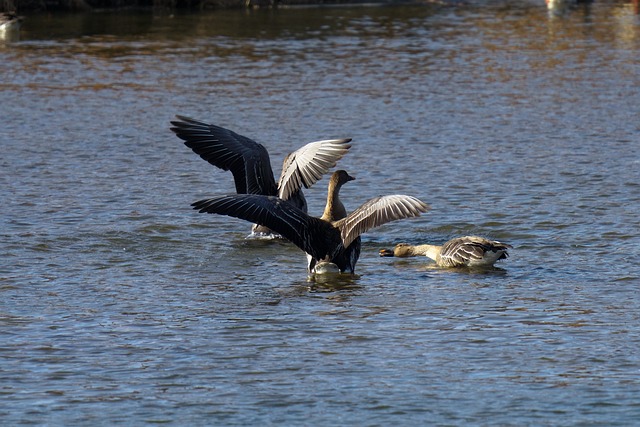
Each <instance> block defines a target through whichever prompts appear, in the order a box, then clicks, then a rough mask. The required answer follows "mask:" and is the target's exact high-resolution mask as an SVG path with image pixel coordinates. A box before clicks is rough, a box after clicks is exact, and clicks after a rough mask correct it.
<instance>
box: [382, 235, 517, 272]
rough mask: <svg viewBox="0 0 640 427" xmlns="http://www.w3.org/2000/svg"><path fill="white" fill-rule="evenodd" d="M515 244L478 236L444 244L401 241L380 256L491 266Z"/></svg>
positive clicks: (462, 265) (383, 251)
mask: <svg viewBox="0 0 640 427" xmlns="http://www.w3.org/2000/svg"><path fill="white" fill-rule="evenodd" d="M512 247H513V246H511V245H507V244H506V243H501V242H497V241H495V240H489V239H485V238H484V237H478V236H464V237H456V238H455V239H451V240H449V241H448V242H447V243H445V244H444V245H442V246H436V245H417V246H412V245H409V244H407V243H399V244H397V245H396V246H395V248H393V249H392V250H390V249H381V250H380V256H390V257H391V256H396V257H410V256H423V255H426V256H427V257H429V258H431V259H432V260H434V261H435V262H436V264H437V265H438V266H440V267H490V266H492V265H493V264H494V263H495V262H496V261H498V260H500V259H506V258H507V257H508V256H509V254H508V253H507V249H509V248H512Z"/></svg>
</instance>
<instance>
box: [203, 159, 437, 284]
mask: <svg viewBox="0 0 640 427" xmlns="http://www.w3.org/2000/svg"><path fill="white" fill-rule="evenodd" d="M353 179H355V178H354V177H352V176H351V175H349V174H348V173H347V172H346V171H344V170H338V171H336V172H334V173H333V174H332V176H331V179H330V181H329V186H328V193H327V203H326V207H325V210H324V213H323V214H322V216H321V217H320V218H317V217H312V216H310V215H308V214H307V213H306V212H304V211H303V210H302V209H299V208H297V207H296V206H294V205H293V204H291V203H287V202H285V201H284V200H282V199H280V198H278V197H275V196H263V195H258V194H233V195H223V196H217V197H213V198H210V199H205V200H200V201H198V202H195V203H193V204H192V206H193V208H194V209H196V210H198V211H200V212H201V213H215V214H221V215H228V216H232V217H236V218H240V219H244V220H246V221H251V222H254V223H257V224H261V225H264V226H267V227H269V228H270V229H272V230H274V231H275V232H277V233H280V234H281V235H282V236H284V237H285V238H286V239H288V240H289V241H291V242H292V243H294V244H295V245H296V246H298V247H299V248H300V249H302V250H303V251H304V252H306V253H307V261H308V264H307V271H308V273H309V274H311V275H313V274H322V273H333V272H336V273H345V272H347V273H351V274H353V273H354V271H355V266H356V262H357V261H358V258H359V257H360V246H361V242H360V235H361V234H362V233H364V232H365V231H367V230H369V229H371V228H374V227H378V226H380V225H382V224H386V223H388V222H391V221H395V220H398V219H403V218H410V217H416V216H419V215H420V214H421V213H425V212H427V210H428V209H429V207H428V206H427V205H426V204H425V203H423V202H422V201H420V200H419V199H417V198H415V197H412V196H406V195H400V194H396V195H389V196H379V197H375V198H373V199H370V200H368V201H366V202H365V203H363V204H362V205H361V206H360V207H359V208H357V209H356V210H354V211H353V212H351V213H350V214H347V211H346V209H345V207H344V205H343V203H342V201H341V200H340V198H339V192H340V188H341V187H342V185H343V184H345V183H346V182H349V181H352V180H353Z"/></svg>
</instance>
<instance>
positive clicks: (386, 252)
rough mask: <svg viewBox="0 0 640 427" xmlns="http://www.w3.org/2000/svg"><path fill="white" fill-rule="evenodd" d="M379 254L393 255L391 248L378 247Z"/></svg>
mask: <svg viewBox="0 0 640 427" xmlns="http://www.w3.org/2000/svg"><path fill="white" fill-rule="evenodd" d="M379 254H380V256H393V249H380V252H379Z"/></svg>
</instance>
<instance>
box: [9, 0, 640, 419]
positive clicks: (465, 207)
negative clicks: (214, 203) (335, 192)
mask: <svg viewBox="0 0 640 427" xmlns="http://www.w3.org/2000/svg"><path fill="white" fill-rule="evenodd" d="M639 20H640V19H639V17H638V15H636V14H635V10H634V8H633V6H631V5H630V4H628V3H625V2H598V1H596V2H594V3H593V4H592V5H590V6H581V7H576V8H568V9H567V10H564V11H561V12H549V11H547V9H546V6H545V3H544V2H543V1H542V0H540V1H538V2H535V1H528V2H491V3H490V4H489V5H488V6H487V5H480V4H475V3H471V4H467V5H466V6H461V7H440V6H424V7H408V6H405V7H383V8H380V7H339V8H299V9H295V8H294V9H281V10H275V11H253V12H245V11H227V12H222V11H219V12H215V13H202V14H177V15H176V16H173V17H171V16H169V15H163V14H160V15H155V16H154V15H153V14H151V13H139V14H135V13H134V14H130V15H123V14H110V13H96V14H91V15H42V16H28V17H27V19H26V20H25V21H24V25H23V28H22V29H21V31H20V33H19V35H18V37H17V38H13V39H10V40H4V41H0V63H1V68H2V71H1V78H0V88H1V90H2V99H1V102H2V107H1V111H2V119H3V120H2V131H1V133H0V135H1V136H0V144H1V145H0V148H1V149H2V156H0V167H1V168H2V169H1V170H2V173H1V174H0V197H1V200H2V204H1V206H2V207H1V212H2V216H1V217H0V239H1V240H0V337H1V338H0V362H1V363H0V420H1V421H2V424H6V425H19V424H65V425H73V424H75V425H78V424H84V425H88V424H96V423H97V424H104V425H113V424H118V423H120V424H129V423H133V424H145V423H164V424H174V425H202V424H209V425H265V424H298V425H323V424H325V425H390V424H400V425H415V424H422V425H426V424H428V425H518V426H521V425H605V424H606V425H630V424H633V423H635V422H637V420H638V419H640V394H639V392H640V352H639V351H638V349H639V348H640V332H639V331H640V296H639V292H638V287H639V285H640V267H639V261H638V260H639V258H640V231H639V230H640V218H639V214H638V212H639V211H640V184H639V182H640V125H639V123H640V121H639V119H638V111H639V108H640V107H639V106H640V61H639V60H638V52H639V48H640V23H639ZM175 114H185V115H189V116H193V117H195V118H198V119H202V120H206V121H209V122H213V123H216V124H219V125H222V126H226V127H229V128H231V129H233V130H235V131H237V132H239V133H241V134H243V135H246V136H249V137H251V138H254V139H256V140H258V141H259V142H262V143H263V144H264V145H265V146H267V148H268V149H269V151H270V153H271V155H272V160H273V165H274V169H275V170H277V171H279V167H280V162H281V161H282V159H283V157H284V155H285V154H286V153H287V152H288V151H290V150H292V149H294V148H297V147H298V146H300V145H302V144H303V143H305V142H309V141H312V140H317V139H325V138H337V137H352V138H353V140H354V145H353V148H352V150H351V152H350V153H349V154H348V155H347V156H346V157H345V158H344V159H343V161H341V162H340V167H343V168H345V169H347V170H348V171H349V173H352V174H353V175H355V176H356V177H357V180H356V181H354V182H352V183H349V184H347V185H346V186H345V187H344V188H343V192H342V195H343V199H344V200H345V203H346V205H347V207H348V208H349V209H354V208H355V207H357V206H358V205H359V204H360V203H362V202H364V201H365V200H367V199H368V198H371V197H374V196H377V195H379V194H392V193H404V194H411V195H414V196H417V197H419V198H421V199H422V200H424V201H425V202H427V203H429V204H430V205H431V207H432V211H431V212H429V213H428V214H426V215H424V216H423V217H422V218H419V219H415V220H407V221H400V222H396V223H392V224H388V225H386V226H383V227H381V228H379V229H376V230H372V231H370V232H368V233H367V234H365V235H364V237H363V241H364V246H363V253H362V256H361V258H360V261H359V263H358V265H357V269H356V270H357V272H358V276H356V277H353V278H344V279H341V280H338V281H335V280H330V281H329V282H328V283H324V282H320V281H319V282H309V281H307V275H306V271H305V257H304V254H303V253H302V252H301V251H300V250H298V249H297V248H295V247H293V246H291V245H289V244H286V243H284V242H257V241H248V240H245V239H244V237H245V236H246V235H247V234H248V232H249V228H250V224H248V223H245V222H242V221H239V220H234V219H231V218H228V217H218V216H214V215H204V214H198V213H197V212H195V211H192V210H191V208H190V206H189V205H190V203H191V202H193V201H196V200H199V199H201V198H205V197H207V196H212V195H215V194H220V193H229V192H233V191H234V188H233V182H232V179H231V176H230V175H229V174H228V173H225V172H222V171H219V170H216V169H215V168H213V167H211V166H210V165H209V164H207V163H206V162H204V161H202V160H201V159H200V158H199V157H198V156H196V155H195V154H194V153H193V152H191V150H189V149H188V148H186V147H185V146H184V145H183V144H182V143H181V142H180V141H179V140H178V139H177V138H176V137H175V135H173V134H172V133H171V132H170V131H169V120H171V119H172V117H173V116H174V115H175ZM326 182H327V181H326V179H324V180H322V181H320V182H319V183H318V184H317V185H316V186H315V187H313V188H311V189H310V190H308V191H306V195H307V198H308V200H309V203H310V210H311V212H312V213H314V214H316V215H319V214H320V213H321V212H322V208H323V201H324V197H325V195H326ZM465 234H479V235H484V236H487V237H492V238H495V239H499V240H503V241H506V242H508V243H510V244H512V245H513V246H514V249H513V250H512V251H511V257H510V259H508V260H507V261H505V262H501V263H500V264H499V267H500V268H499V269H496V270H493V271H487V272H482V273H473V272H465V271H451V270H442V269H437V268H434V267H433V264H432V263H430V262H429V261H428V260H427V259H423V258H413V259H393V258H380V257H378V255H377V252H378V250H379V249H380V248H383V247H391V246H393V245H394V244H395V243H397V242H400V241H406V242H410V243H424V242H435V243H441V242H444V241H445V240H447V239H448V238H451V237H454V236H460V235H465Z"/></svg>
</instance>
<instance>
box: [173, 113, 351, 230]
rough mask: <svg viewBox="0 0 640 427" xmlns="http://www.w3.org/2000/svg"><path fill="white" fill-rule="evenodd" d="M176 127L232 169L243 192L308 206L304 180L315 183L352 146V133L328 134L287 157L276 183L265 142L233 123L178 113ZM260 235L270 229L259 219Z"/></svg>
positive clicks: (204, 154) (206, 154) (187, 141)
mask: <svg viewBox="0 0 640 427" xmlns="http://www.w3.org/2000/svg"><path fill="white" fill-rule="evenodd" d="M176 117H177V118H178V120H176V121H172V122H171V124H172V125H173V127H172V128H171V130H172V131H173V132H175V134H176V135H177V136H178V138H180V139H182V140H184V144H185V145H186V146H187V147H189V148H191V149H192V150H193V151H194V152H195V153H196V154H198V155H199V156H200V157H202V158H203V159H204V160H206V161H207V162H209V163H211V164H212V165H214V166H216V167H218V168H220V169H223V170H225V171H227V170H230V171H231V173H232V174H233V179H234V181H235V186H236V192H237V193H238V194H261V195H264V196H278V197H279V198H280V199H283V200H287V201H289V202H290V203H293V204H294V205H295V206H296V207H298V208H299V209H301V210H303V211H304V212H306V211H307V202H306V200H305V198H304V195H303V194H302V190H301V188H302V186H304V187H305V188H309V187H311V186H312V185H313V184H315V183H316V182H317V181H318V180H319V179H320V178H322V176H323V175H324V174H325V173H327V172H328V171H329V169H330V168H332V167H334V166H335V165H336V162H337V161H338V160H340V159H341V158H342V157H343V156H344V155H345V154H346V153H347V151H348V150H349V148H351V144H349V142H351V138H344V139H328V140H322V141H315V142H311V143H309V144H306V145H304V146H302V147H301V148H299V149H298V150H296V151H294V152H292V153H289V155H287V157H286V158H285V159H284V162H283V165H282V173H281V174H280V179H279V180H278V184H277V185H276V181H275V179H274V176H273V171H272V169H271V162H270V160H269V153H268V152H267V150H266V149H265V148H264V146H262V145H261V144H258V143H257V142H255V141H253V140H252V139H249V138H247V137H245V136H242V135H239V134H237V133H235V132H233V131H231V130H229V129H225V128H222V127H220V126H215V125H212V124H207V123H203V122H200V121H198V120H194V119H191V118H188V117H184V116H176ZM252 232H253V234H254V235H269V234H271V232H270V230H269V229H268V228H265V227H260V226H257V225H254V226H253V228H252Z"/></svg>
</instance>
